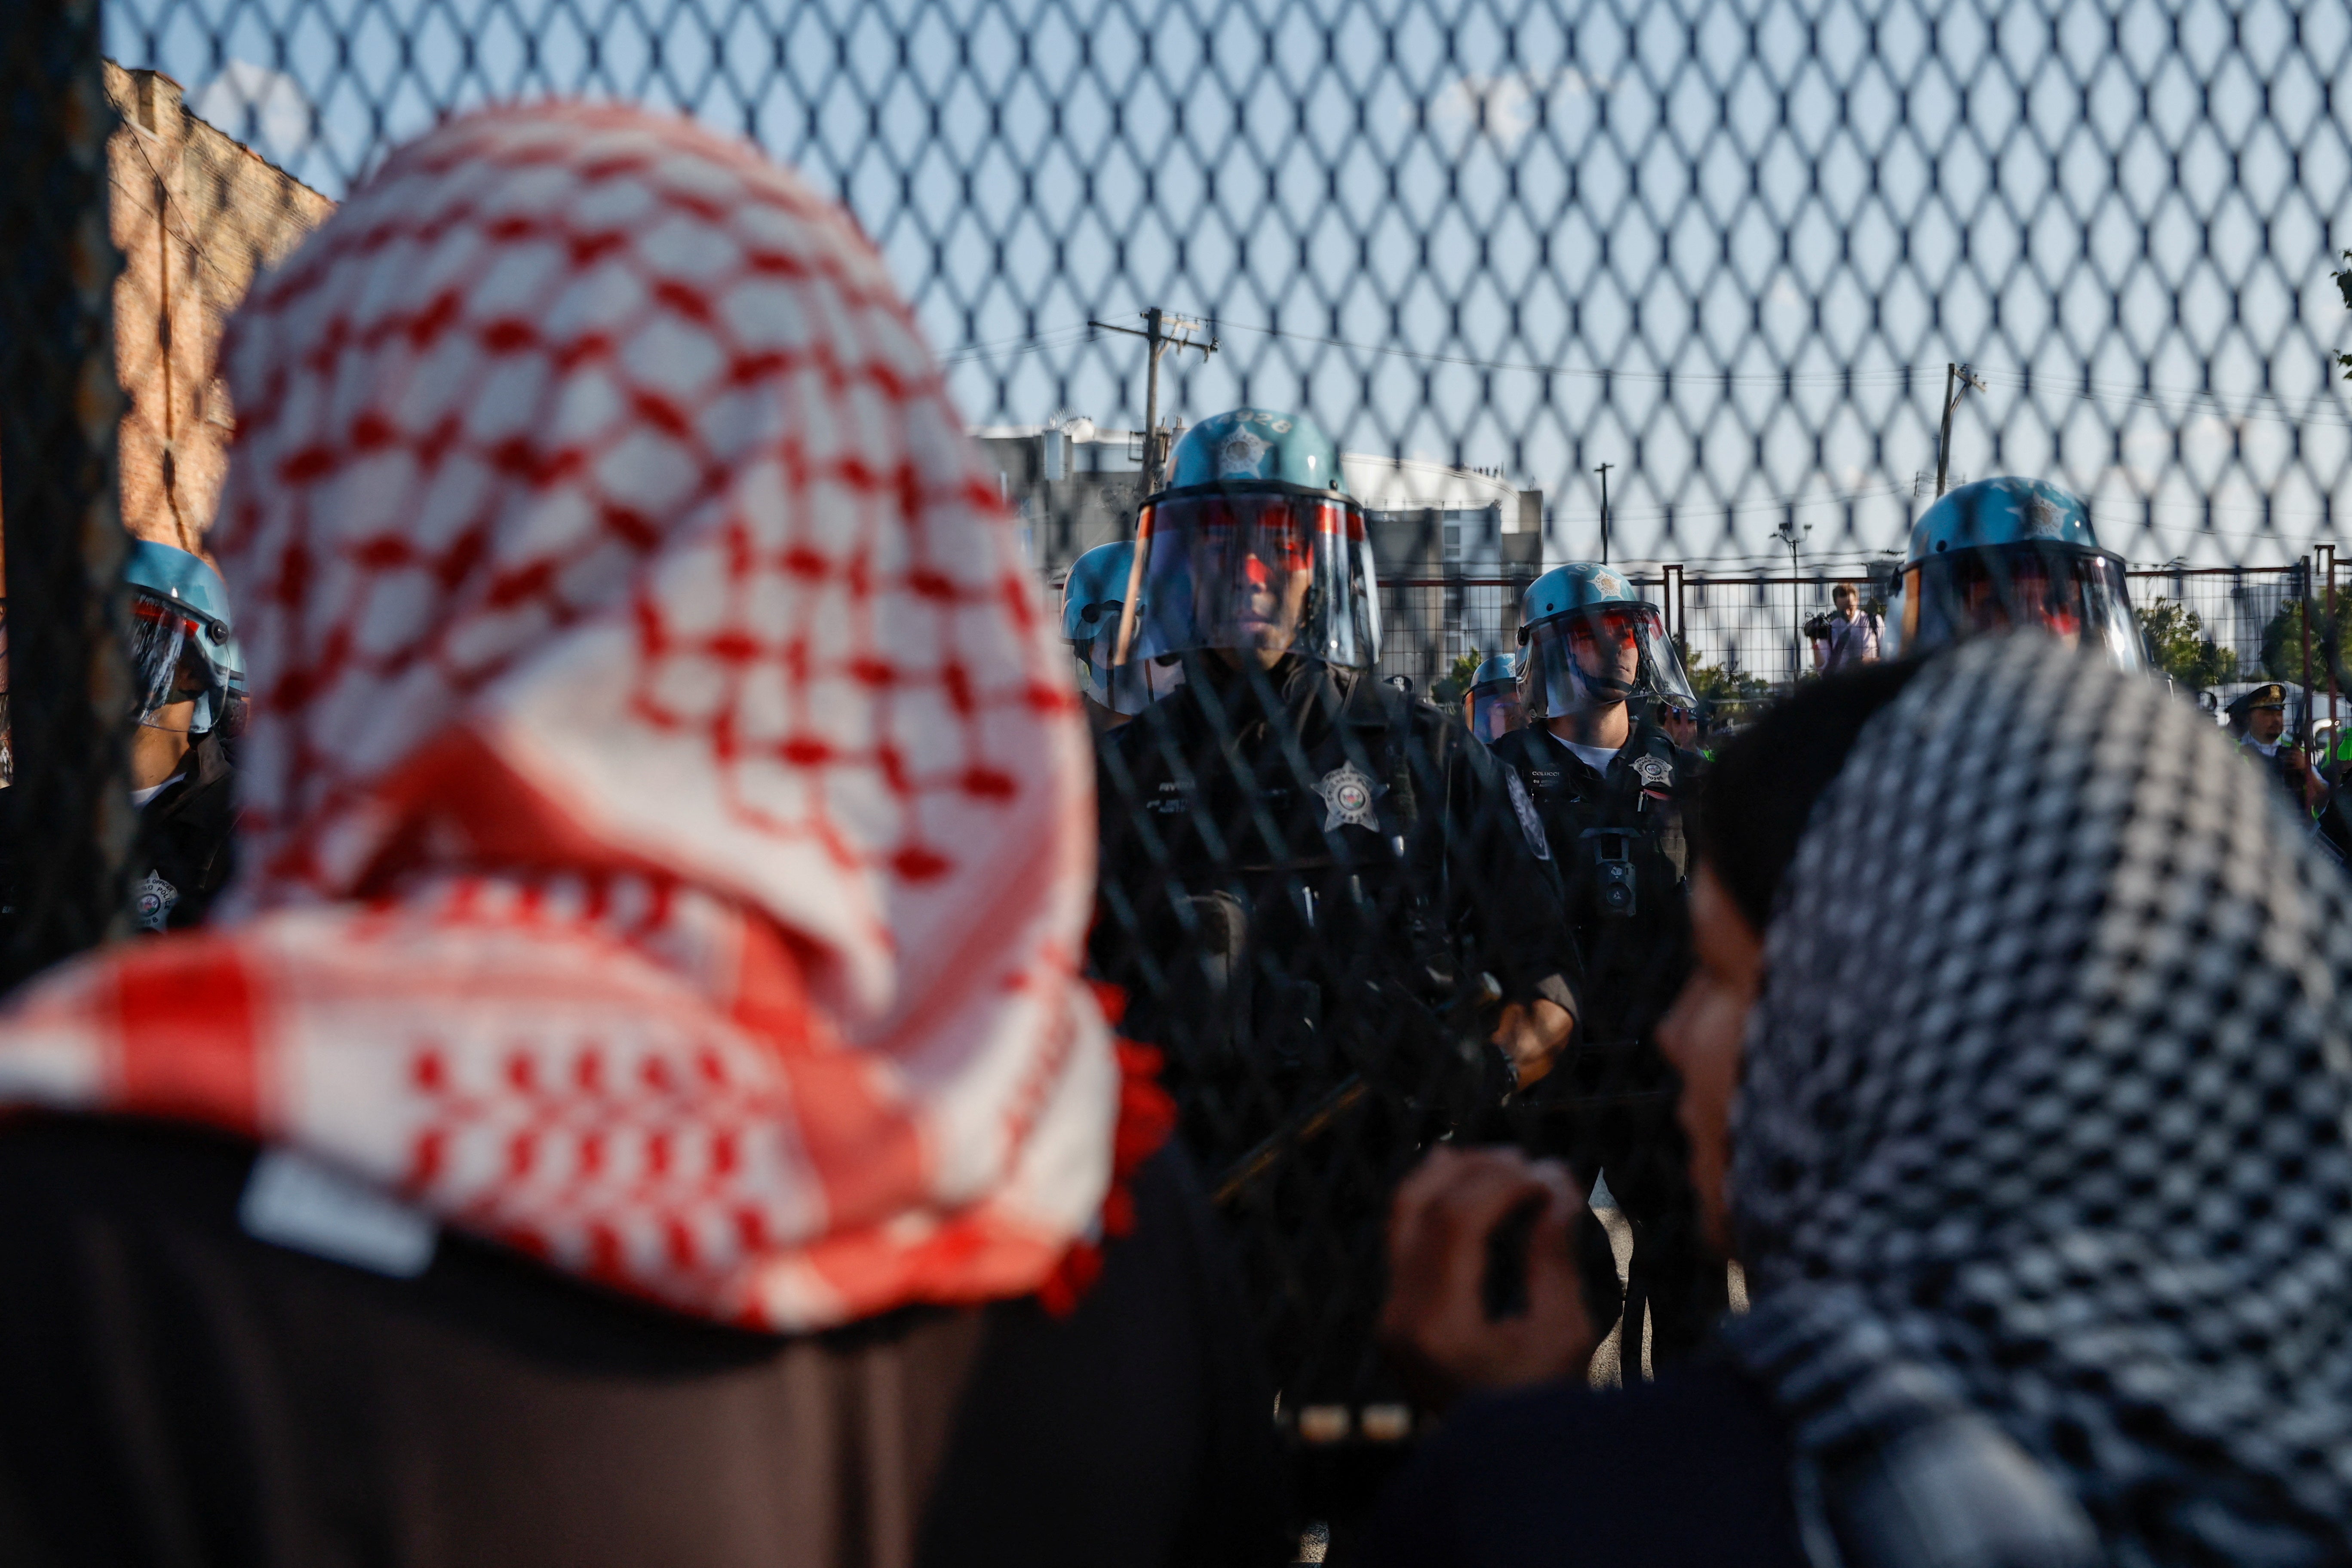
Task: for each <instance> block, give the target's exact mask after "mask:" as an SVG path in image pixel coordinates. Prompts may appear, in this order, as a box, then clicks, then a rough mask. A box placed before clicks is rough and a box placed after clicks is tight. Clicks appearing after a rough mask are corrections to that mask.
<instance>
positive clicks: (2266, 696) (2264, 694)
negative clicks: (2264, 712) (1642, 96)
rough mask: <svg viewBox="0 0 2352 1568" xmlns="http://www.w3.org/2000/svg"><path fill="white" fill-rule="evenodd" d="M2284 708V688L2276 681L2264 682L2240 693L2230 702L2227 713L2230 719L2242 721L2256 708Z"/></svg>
mask: <svg viewBox="0 0 2352 1568" xmlns="http://www.w3.org/2000/svg"><path fill="white" fill-rule="evenodd" d="M2285 706H2286V688H2285V687H2284V686H2281V685H2280V684H2279V683H2278V682H2277V681H2275V680H2272V681H2265V682H2264V683H2263V684H2262V685H2260V686H2257V687H2255V688H2254V689H2252V690H2251V691H2242V692H2240V693H2239V694H2238V695H2237V696H2236V697H2234V698H2232V699H2231V701H2230V706H2229V709H2228V712H2229V714H2230V717H2231V718H2232V719H2242V718H2244V717H2245V716H2246V715H2247V714H2249V713H2251V712H2252V711H2253V710H2255V709H2257V708H2284V707H2285Z"/></svg>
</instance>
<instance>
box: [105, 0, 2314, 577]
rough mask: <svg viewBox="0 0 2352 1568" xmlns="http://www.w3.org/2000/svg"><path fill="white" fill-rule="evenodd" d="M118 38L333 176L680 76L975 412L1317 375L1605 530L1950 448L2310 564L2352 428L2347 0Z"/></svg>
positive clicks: (1770, 524)
mask: <svg viewBox="0 0 2352 1568" xmlns="http://www.w3.org/2000/svg"><path fill="white" fill-rule="evenodd" d="M104 15H105V36H106V47H107V49H108V52H109V53H110V56H111V57H112V58H115V59H116V60H117V61H119V62H120V63H121V64H122V65H124V66H127V67H131V68H155V69H159V70H162V71H163V72H165V73H167V74H169V75H170V76H172V77H173V78H174V79H177V80H178V81H179V82H180V83H181V84H182V85H183V86H184V88H185V89H186V92H187V97H186V102H187V105H188V108H189V109H190V110H192V111H193V112H194V114H196V115H198V116H200V117H202V118H204V119H205V120H208V121H212V122H213V123H214V124H215V125H218V126H219V127H221V128H222V129H225V130H226V131H227V132H229V133H230V134H231V135H233V136H236V137H238V138H240V139H242V140H244V141H246V142H249V143H250V144H251V145H253V146H254V147H255V148H257V149H258V150H259V151H260V152H262V153H264V154H265V155H267V156H268V157H269V158H271V159H273V160H275V161H276V162H277V163H279V164H280V165H282V166H283V167H284V168H285V169H286V170H287V171H288V172H289V173H290V174H293V175H295V176H296V177H297V178H299V179H300V180H301V181H303V182H305V183H307V184H310V186H312V187H314V188H315V189H317V190H318V191H320V192H321V193H323V194H324V195H328V196H330V197H334V196H339V195H341V193H342V192H344V191H345V190H347V189H349V188H350V186H351V185H352V184H353V183H354V182H356V181H358V180H361V179H363V178H365V177H366V175H367V174H368V172H369V171H370V170H371V169H372V168H373V167H374V166H375V164H376V163H378V162H379V161H380V160H381V159H382V158H383V155H384V153H385V152H386V150H387V149H388V148H390V147H392V146H394V145H395V144H397V143H398V142H400V141H401V140H403V139H404V138H405V137H408V136H412V135H414V134H415V133H416V132H420V131H422V130H423V129H425V127H426V126H428V125H430V124H431V123H433V122H434V121H436V119H437V118H438V117H441V116H443V115H446V114H447V113H450V112H453V111H456V110H463V109H465V108H467V107H470V106H474V105H478V104H481V103H486V102H491V101H499V100H516V99H530V98H534V97H541V96H546V95H551V94H555V95H572V96H586V97H590V98H603V99H618V100H629V101H635V102H640V103H644V104H647V105H651V106H656V107H662V108H669V109H675V110H679V111H682V112H685V113H688V114H691V115H694V116H696V117H697V118H698V119H700V120H702V121H705V122H707V123H709V124H710V125H712V126H715V127H717V128H719V129H722V130H725V131H728V132H734V133H738V134H741V135H744V136H747V137H750V138H751V139H752V140H754V141H756V142H759V143H760V144H761V146H762V147H764V148H765V149H767V150H768V151H769V152H770V153H772V155H773V156H775V157H777V158H779V159H781V160H783V161H785V162H788V163H793V164H794V165H796V166H797V167H799V168H800V169H801V170H802V171H803V172H804V173H805V174H807V175H809V176H810V177H811V178H812V179H814V181H816V182H817V183H818V184H820V185H821V186H823V187H825V188H828V189H830V190H832V191H834V192H835V193H837V194H838V195H840V196H841V198H842V199H843V200H844V201H845V202H846V203H847V204H848V205H849V206H850V207H851V208H852V210H853V211H854V212H855V213H856V216H857V217H858V219H859V221H860V222H861V223H862V224H863V225H864V226H865V227H866V231H867V232H868V233H869V234H870V235H871V236H872V237H874V239H875V240H876V242H877V244H878V245H879V246H880V247H881V248H882V250H883V252H884V254H885V256H886V257H887V260H888V263H889V266H890V268H891V270H892V272H893V275H894V276H895V277H896V278H897V279H898V281H899V283H900V285H901V286H902V287H903V288H904V289H906V290H907V292H908V295H909V297H910V298H911V299H912V300H914V301H915V302H916V305H917V308H918V310H919V314H920V317H921V320H922V322H923V324H924V327H925V329H926V331H928V333H929V336H930V338H931V341H932V342H933V345H934V347H935V348H936V349H938V350H939V351H940V353H942V355H943V356H945V357H946V358H947V359H948V361H949V363H950V381H951V385H952V388H953V391H954V393H955V395H956V397H957V399H958V400H959V402H960V404H961V406H962V407H963V409H964V410H965V412H966V415H967V416H968V417H969V418H970V420H971V422H972V424H973V425H975V426H982V425H992V424H993V425H1006V424H1035V423H1039V422H1042V421H1045V419H1047V418H1048V417H1050V416H1054V415H1055V414H1057V413H1060V414H1067V413H1084V414H1087V415H1090V416H1094V417H1095V418H1096V419H1097V421H1099V422H1102V423H1106V424H1108V423H1115V422H1120V421H1124V422H1125V423H1126V424H1128V425H1129V426H1134V425H1139V423H1140V418H1139V411H1140V409H1141V406H1142V403H1143V385H1142V383H1143V377H1142V374H1141V368H1142V367H1141V361H1142V354H1141V353H1140V352H1139V345H1137V344H1135V343H1133V342H1130V341H1129V340H1126V339H1121V338H1117V337H1113V336H1110V335H1108V334H1103V333H1098V332H1090V331H1089V330H1088V328H1087V325H1086V323H1087V321H1089V320H1090V319H1091V320H1106V321H1131V320H1133V318H1134V315H1135V312H1137V311H1139V310H1142V309H1144V308H1146V307H1148V306H1152V305H1159V306H1164V307H1166V308H1168V309H1170V310H1178V311H1181V312H1184V313H1186V314H1188V315H1192V316H1197V317H1200V318H1202V319H1203V320H1205V321H1208V322H1210V323H1211V324H1212V326H1213V331H1214V332H1215V335H1216V336H1217V338H1218V340H1219V342H1220V343H1221V346H1222V352H1221V353H1218V354H1216V355H1215V356H1214V357H1213V358H1210V359H1208V360H1207V361H1206V363H1201V362H1200V361H1199V360H1197V359H1192V360H1184V361H1183V363H1178V360H1179V359H1180V358H1181V356H1177V357H1175V358H1171V361H1170V362H1169V366H1168V369H1169V373H1170V377H1171V379H1170V382H1169V385H1168V388H1167V391H1166V393H1165V394H1164V395H1165V398H1166V403H1165V405H1164V406H1166V407H1168V408H1170V409H1171V410H1172V411H1174V412H1176V413H1178V414H1180V415H1183V416H1187V417H1190V418H1194V419H1197V418H1198V417H1199V416H1202V415H1203V414H1207V413H1212V412H1214V411H1216V410H1218V409H1221V408H1223V407H1228V406H1232V405H1235V404H1238V403H1241V402H1244V401H1247V402H1251V403H1255V404H1261V405H1273V406H1297V407H1303V408H1306V409H1307V410H1309V411H1311V412H1312V413H1313V414H1314V415H1315V416H1317V417H1318V419H1319V420H1320V421H1321V422H1322V423H1323V425H1324V426H1326V427H1327V428H1328V429H1330V430H1331V431H1332V432H1333V433H1334V434H1335V436H1336V437H1338V438H1339V441H1340V443H1341V445H1342V446H1343V447H1347V448H1349V449H1350V450H1354V451H1360V452H1368V453H1376V454H1384V455H1390V456H1394V457H1402V458H1425V459H1433V460H1435V461H1438V462H1442V463H1445V464H1450V465H1456V466H1468V467H1479V468H1494V469H1498V470H1499V471H1500V472H1501V473H1502V474H1503V475H1504V476H1506V477H1507V478H1508V479H1510V480H1512V481H1513V482H1514V483H1516V484H1518V485H1520V486H1522V487H1527V488H1540V489H1543V490H1544V491H1545V492H1546V494H1547V496H1548V497H1549V500H1550V508H1549V510H1550V517H1549V527H1548V538H1547V553H1548V555H1549V557H1550V558H1551V559H1562V558H1570V557H1575V556H1580V555H1588V554H1590V553H1591V552H1592V551H1593V548H1594V543H1595V539H1596V533H1597V521H1598V517H1599V512H1600V505H1599V496H1598V488H1597V483H1596V480H1595V477H1594V474H1593V472H1592V470H1593V468H1595V466H1596V465H1598V464H1600V463H1602V462H1609V463H1612V464H1614V465H1616V468H1615V469H1614V475H1615V477H1614V479H1613V480H1612V487H1613V488H1612V507H1611V510H1612V529H1613V531H1614V537H1615V552H1616V554H1617V555H1618V556H1619V558H1621V559H1645V560H1656V561H1664V560H1677V561H1691V562H1696V563H1717V564H1719V565H1728V564H1731V563H1741V562H1744V563H1749V564H1752V565H1757V566H1764V565H1770V564H1774V563H1785V561H1786V559H1787V557H1786V554H1785V552H1782V551H1780V548H1779V546H1778V544H1777V542H1776V541H1775V540H1774V539H1773V537H1772V531H1773V530H1774V528H1775V527H1776V526H1778V525H1779V524H1780V523H1781V522H1782V521H1785V520H1787V519H1790V518H1791V517H1794V518H1797V519H1800V520H1801V521H1808V522H1811V524H1812V525H1813V531H1812V533H1811V538H1810V540H1809V542H1807V544H1806V546H1805V551H1806V554H1807V556H1808V557H1809V560H1808V562H1807V564H1809V565H1810V564H1813V563H1828V562H1841V561H1843V562H1853V563H1862V562H1864V561H1866V560H1867V559H1868V558H1870V557H1871V556H1873V555H1875V554H1878V553H1880V552H1885V551H1887V550H1889V549H1893V548H1895V547H1897V546H1899V544H1900V542H1901V540H1902V537H1903V534H1904V532H1905V531H1906V527H1907V523H1908V521H1909V520H1910V518H1911V517H1912V516H1913V515H1914V514H1915V512H1916V509H1917V506H1918V505H1919V504H1920V501H1919V499H1918V492H1919V490H1920V488H1921V476H1922V475H1923V474H1925V475H1927V476H1928V477H1929V478H1928V481H1927V482H1928V484H1929V486H1930V488H1931V487H1932V475H1933V471H1934V468H1935V460H1936V445H1937V420H1938V416H1939V415H1940V413H1941V408H1942V398H1943V393H1944V387H1945V366H1946V364H1947V363H1950V362H1959V363H1967V364H1970V365H1973V366H1974V367H1975V369H1976V371H1977V372H1978V374H1979V376H1980V377H1981V378H1982V380H1983V382H1984V384H1985V390H1984V391H1983V392H1981V393H1979V392H1975V391H1973V390H1972V391H1970V392H1969V393H1968V394H1967V395H1965V396H1964V398H1963V400H1962V405H1961V407H1960V408H1959V410H1958V415H1957V416H1956V419H1955V426H1954V436H1953V447H1954V452H1953V462H1952V468H1953V469H1954V471H1955V472H1956V473H1958V474H1964V475H1967V476H1969V477H1983V476H1985V475H1989V474H1992V473H1998V472H2018V473H2025V474H2031V475H2035V476H2041V477H2049V478H2053V479H2061V480H2062V481H2063V482H2065V483H2067V484H2069V485H2071V486H2072V487H2074V488H2075V489H2079V490H2081V491H2082V492H2084V494H2085V495H2087V496H2088V497H2089V498H2090V499H2091V500H2092V502H2093V507H2094V514H2095V518H2096V519H2097V521H2098V524H2099V527H2100V529H2101V532H2102V538H2103V542H2105V543H2106V544H2107V545H2108V546H2109V547H2110V548H2112V549H2116V550H2117V551H2119V552H2122V553H2124V554H2126V556H2127V557H2129V558H2130V559H2132V560H2133V561H2135V562H2143V563H2164V562H2170V561H2172V560H2175V559H2176V558H2178V559H2183V560H2185V561H2187V562H2188V563H2189V564H2192V565H2214V564H2235V563H2284V562H2287V561H2290V560H2292V559H2294V556H2295V555H2296V554H2297V553H2298V552H2300V551H2302V550H2303V549H2305V548H2306V547H2307V546H2308V544H2309V543H2310V542H2312V541H2314V540H2319V539H2326V540H2333V539H2334V537H2335V532H2336V526H2337V517H2336V509H2337V507H2338V505H2339V498H2340V496H2341V495H2342V493H2343V492H2344V489H2345V485H2346V480H2347V461H2352V405H2347V402H2346V400H2345V398H2344V396H2343V395H2342V394H2341V392H2340V391H2339V390H2338V387H2339V383H2338V382H2336V380H2335V379H2334V374H2333V366H2332V363H2331V353H2332V351H2333V350H2335V349H2336V347H2338V346H2339V344H2340V343H2341V342H2342V340H2343V338H2344V335H2345V334H2344V332H2343V331H2342V330H2341V328H2342V324H2343V321H2344V319H2345V316H2344V309H2343V303H2342V300H2340V299H2339V298H2338V296H2337V293H2336V289H2335V286H2334V284H2333V282H2332V280H2331V279H2330V277H2329V266H2330V258H2331V255H2332V254H2333V251H2332V249H2331V247H2332V246H2333V245H2334V244H2335V243H2336V239H2335V237H2334V236H2333V234H2332V231H2333V230H2334V229H2335V228H2336V227H2338V226H2340V224H2341V219H2340V217H2339V216H2338V215H2342V214H2345V213H2347V211H2352V140H2347V130H2346V125H2345V120H2344V116H2343V115H2342V113H2341V112H2340V108H2339V106H2340V105H2341V104H2342V103H2343V102H2344V101H2345V94H2346V89H2347V87H2352V13H2347V12H2346V11H2345V10H2344V9H2343V8H2341V7H2325V6H2320V7H2298V6H2296V5H2292V4H2287V3H2282V0H2253V3H2252V4H2247V5H2241V6H2238V7H2236V8H2227V7H2224V6H2222V5H2212V4H2202V3H2195V0H2189V3H2176V4H2169V5H2164V4H2156V3H2152V0H2124V3H2113V0H2110V3H2105V4H2093V3H2077V0H2030V3H2019V4H2000V5H1995V4H1981V3H1974V4H1971V3H1964V4H1960V5H1932V6H1929V5H1894V6H1889V7H1883V8H1882V7H1868V6H1861V5H1849V4H1841V3H1813V4H1786V3H1780V0H1769V3H1759V0H1687V3H1685V4H1675V5H1668V4H1652V5H1633V4H1626V3H1622V0H1612V3H1610V4H1601V5H1587V6H1580V7H1574V8H1570V7H1562V6H1558V5H1535V4H1472V5H1452V4H1444V5H1438V4H1429V3H1423V0H1390V3H1366V4H1345V3H1341V0H1295V3H1287V4H1275V3H1246V0H1243V3H1226V4H1217V5H1205V4H1185V5H1129V4H1124V3H1120V0H1103V3H1098V4H1097V3H1078V4H1066V3H1049V0H1015V3H1011V4H998V3H984V0H944V3H936V4H927V3H919V0H880V3H875V0H808V3H805V4H784V3H782V0H763V3H760V4H720V3H719V0H675V3H667V4H660V5H653V4H640V3H638V0H436V3H432V4H425V3H423V0H385V3H376V0H261V3H258V4H256V3H252V0H107V3H106V5H105V7H104Z"/></svg>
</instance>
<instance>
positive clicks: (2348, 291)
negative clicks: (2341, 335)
mask: <svg viewBox="0 0 2352 1568" xmlns="http://www.w3.org/2000/svg"><path fill="white" fill-rule="evenodd" d="M2335 278H2336V291H2337V292H2339V293H2341V294H2342V295H2343V296H2344V308H2345V309H2346V310H2352V250H2347V251H2346V252H2345V253H2344V269H2343V270H2342V271H2341V272H2338V273H2336V274H2335ZM2336 363H2337V364H2340V365H2342V366H2343V367H2344V379H2345V380H2347V381H2352V354H2337V355H2336Z"/></svg>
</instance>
